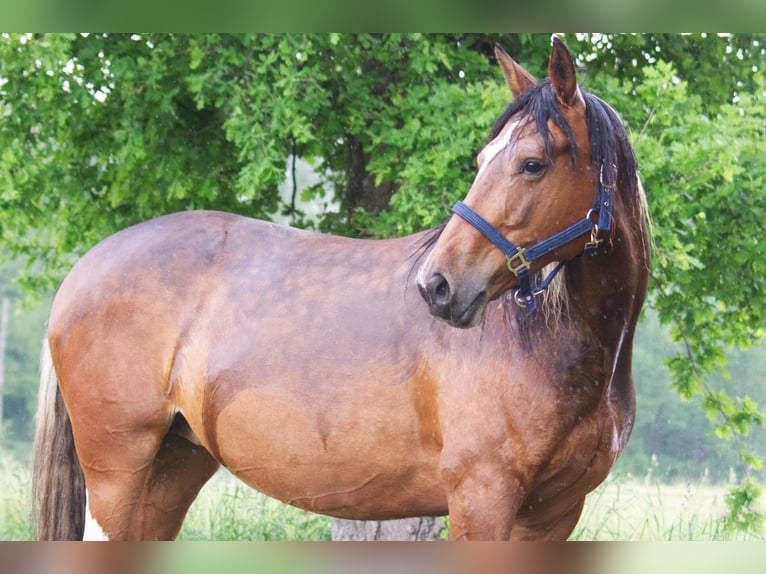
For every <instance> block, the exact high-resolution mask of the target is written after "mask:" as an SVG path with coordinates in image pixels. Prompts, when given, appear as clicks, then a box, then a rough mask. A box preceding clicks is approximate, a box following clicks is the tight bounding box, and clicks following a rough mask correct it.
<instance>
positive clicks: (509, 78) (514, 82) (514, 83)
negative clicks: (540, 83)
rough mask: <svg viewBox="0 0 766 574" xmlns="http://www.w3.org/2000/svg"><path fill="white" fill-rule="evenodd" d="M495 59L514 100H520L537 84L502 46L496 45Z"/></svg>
mask: <svg viewBox="0 0 766 574" xmlns="http://www.w3.org/2000/svg"><path fill="white" fill-rule="evenodd" d="M495 57H496V58H497V61H498V63H499V64H500V68H502V70H503V75H504V76H505V83H506V84H508V88H509V89H510V90H511V93H512V94H513V97H514V98H518V97H519V96H520V95H521V94H523V93H524V92H526V91H527V90H528V89H530V88H531V87H532V86H534V85H535V84H536V83H537V80H535V79H534V78H533V77H532V75H531V74H530V73H529V72H527V71H526V70H525V69H524V68H522V67H521V66H519V65H518V64H517V63H516V62H514V61H513V58H511V57H510V56H509V55H508V52H506V51H505V50H504V49H503V47H502V46H501V45H500V44H495Z"/></svg>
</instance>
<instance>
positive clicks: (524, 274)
mask: <svg viewBox="0 0 766 574" xmlns="http://www.w3.org/2000/svg"><path fill="white" fill-rule="evenodd" d="M612 205H613V193H612V191H611V188H608V187H607V186H605V185H604V184H603V183H599V186H598V189H597V190H596V196H595V197H594V198H593V208H592V209H591V210H590V211H589V212H588V214H587V215H586V216H585V217H584V218H583V219H581V220H579V221H577V222H576V223H574V224H572V225H570V226H569V227H567V228H566V229H563V230H562V231H560V232H558V233H556V234H554V235H551V236H550V237H548V238H546V239H543V240H542V241H540V242H539V243H536V244H535V245H532V246H530V247H516V246H515V245H514V244H513V243H511V242H510V241H509V240H508V239H507V238H506V237H505V236H504V235H503V234H502V233H500V232H499V231H498V230H497V229H495V228H494V227H493V226H492V225H490V223H489V222H487V221H486V220H485V219H484V218H483V217H481V216H480V215H479V214H478V213H476V212H475V211H474V210H473V209H471V208H470V207H468V206H467V205H466V204H465V203H463V202H462V201H458V202H457V203H455V205H454V206H453V207H452V211H453V213H455V214H456V215H459V216H460V217H462V218H463V219H464V220H465V221H466V222H468V223H470V224H471V225H472V226H473V227H474V228H475V229H476V230H477V231H479V233H481V234H482V235H483V236H484V237H486V238H487V239H488V240H489V241H490V242H491V243H492V244H493V245H494V246H495V247H497V248H498V249H499V250H500V251H502V252H503V255H505V257H506V259H507V260H508V269H509V270H510V271H511V273H513V274H514V275H515V276H516V277H517V278H518V280H519V288H518V289H517V290H516V292H515V293H514V298H515V299H516V302H517V303H518V304H519V305H521V306H522V307H524V309H525V310H526V312H527V315H531V314H532V313H534V311H535V309H537V300H536V295H538V294H540V293H542V292H543V291H545V289H547V288H548V285H550V282H551V281H552V280H553V278H554V277H555V276H556V274H557V273H558V272H559V271H561V269H562V268H563V266H564V263H565V262H563V261H562V262H560V263H559V264H558V265H557V266H556V268H555V269H554V270H553V271H552V272H551V273H550V275H548V277H546V278H545V280H544V281H543V282H542V283H541V284H540V286H539V287H537V288H536V289H534V290H533V289H532V281H531V277H530V275H529V269H530V267H531V266H532V262H533V261H535V260H537V259H540V258H541V257H543V256H545V255H547V254H548V253H550V252H552V251H554V250H556V249H558V248H559V247H562V246H564V245H566V244H567V243H569V242H570V241H574V240H575V239H577V238H578V237H580V236H582V235H585V234H586V233H588V232H591V240H590V242H588V244H587V245H586V251H592V250H594V249H595V248H596V246H597V245H598V242H599V240H598V239H597V238H596V235H597V233H598V232H599V231H600V230H603V231H609V230H610V229H611V228H612ZM591 213H596V214H598V223H594V222H593V221H592V220H591V218H590V215H591Z"/></svg>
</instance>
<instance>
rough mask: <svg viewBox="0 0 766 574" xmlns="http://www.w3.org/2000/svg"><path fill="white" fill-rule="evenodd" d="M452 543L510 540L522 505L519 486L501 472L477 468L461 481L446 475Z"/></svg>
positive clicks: (449, 473)
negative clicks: (515, 519)
mask: <svg viewBox="0 0 766 574" xmlns="http://www.w3.org/2000/svg"><path fill="white" fill-rule="evenodd" d="M444 474H445V476H446V478H447V482H448V483H450V482H451V483H452V485H451V487H450V486H448V490H449V494H448V499H447V501H448V507H449V518H450V540H508V539H509V537H510V534H511V528H512V527H513V521H514V518H515V516H516V512H517V511H518V508H519V505H520V503H521V496H520V484H519V482H518V481H516V480H514V479H511V478H509V477H508V476H504V475H503V474H502V473H501V472H500V469H496V468H491V467H484V468H480V467H476V468H472V469H470V471H469V472H467V473H465V474H464V475H463V476H461V477H457V476H455V473H454V472H452V471H447V472H445V473H444Z"/></svg>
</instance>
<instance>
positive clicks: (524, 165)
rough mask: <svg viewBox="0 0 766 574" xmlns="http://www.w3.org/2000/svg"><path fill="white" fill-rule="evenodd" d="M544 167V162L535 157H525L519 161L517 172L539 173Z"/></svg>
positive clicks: (526, 173) (524, 173)
mask: <svg viewBox="0 0 766 574" xmlns="http://www.w3.org/2000/svg"><path fill="white" fill-rule="evenodd" d="M544 169H545V164H544V163H543V162H541V161H539V160H536V159H525V160H524V161H523V162H521V166H520V167H519V173H521V174H522V175H540V174H541V173H542V172H543V170H544Z"/></svg>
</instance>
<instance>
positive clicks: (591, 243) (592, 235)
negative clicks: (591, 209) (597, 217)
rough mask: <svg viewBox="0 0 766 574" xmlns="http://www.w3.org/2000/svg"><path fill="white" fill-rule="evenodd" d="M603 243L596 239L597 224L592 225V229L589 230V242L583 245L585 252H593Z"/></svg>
mask: <svg viewBox="0 0 766 574" xmlns="http://www.w3.org/2000/svg"><path fill="white" fill-rule="evenodd" d="M602 241H603V239H599V238H598V224H595V223H594V224H593V229H591V230H590V241H588V242H587V243H586V244H585V251H588V252H592V251H595V249H596V247H598V246H599V244H600V243H601V242H602Z"/></svg>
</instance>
